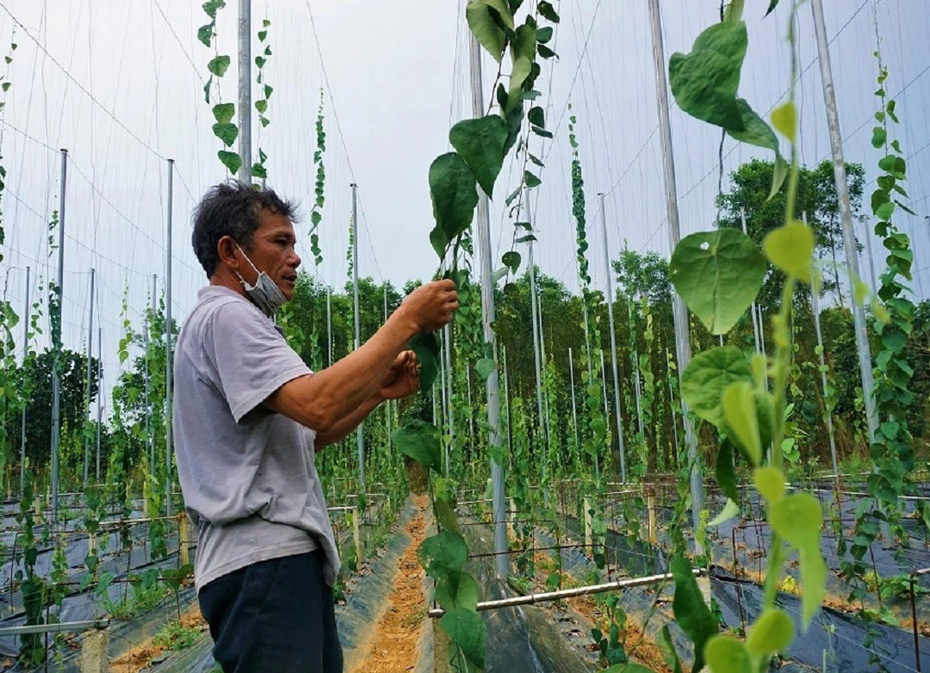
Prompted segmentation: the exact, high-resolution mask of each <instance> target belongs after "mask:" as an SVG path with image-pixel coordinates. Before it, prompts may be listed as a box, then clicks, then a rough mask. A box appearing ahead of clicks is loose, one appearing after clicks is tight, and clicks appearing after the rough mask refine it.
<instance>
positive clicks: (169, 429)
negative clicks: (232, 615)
mask: <svg viewBox="0 0 930 673" xmlns="http://www.w3.org/2000/svg"><path fill="white" fill-rule="evenodd" d="M173 211H174V159H168V220H167V229H168V245H167V251H168V264H167V268H166V270H165V514H166V516H171V453H172V451H173V449H174V437H173V436H172V433H173V432H174V418H173V413H174V411H173V409H172V393H173V392H174V386H173V384H172V376H173V374H174V371H173V370H174V364H173V362H172V360H173V358H172V353H171V349H172V344H171V341H172V334H171V285H172V283H173V280H172V279H173V278H174V277H173V276H172V275H171V261H172V260H171V257H172V253H171V238H172V236H173V231H172V224H173V219H172V216H173Z"/></svg>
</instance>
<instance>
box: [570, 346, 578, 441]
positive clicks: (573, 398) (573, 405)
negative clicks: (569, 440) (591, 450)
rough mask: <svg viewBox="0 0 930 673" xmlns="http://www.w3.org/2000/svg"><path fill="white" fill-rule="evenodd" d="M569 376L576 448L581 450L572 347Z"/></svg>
mask: <svg viewBox="0 0 930 673" xmlns="http://www.w3.org/2000/svg"><path fill="white" fill-rule="evenodd" d="M568 376H569V381H570V383H571V390H572V427H573V428H574V429H575V449H576V450H578V451H581V446H579V444H578V409H577V407H576V406H575V362H574V359H573V358H572V349H571V347H569V349H568Z"/></svg>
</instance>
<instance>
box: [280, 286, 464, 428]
mask: <svg viewBox="0 0 930 673" xmlns="http://www.w3.org/2000/svg"><path fill="white" fill-rule="evenodd" d="M458 305H459V304H458V296H457V295H456V292H455V285H454V284H453V283H452V281H450V280H443V281H436V282H433V283H428V284H427V285H423V286H421V287H419V288H417V289H416V290H415V291H414V292H413V293H411V294H410V296H408V297H407V299H406V300H405V301H404V302H403V303H402V304H401V306H400V308H398V309H397V311H395V312H394V313H393V314H392V315H391V317H390V318H388V321H387V322H386V323H385V324H384V326H383V327H381V329H379V330H378V331H377V332H376V333H375V334H374V336H372V337H371V338H370V339H369V340H368V341H366V342H365V344H364V345H362V346H361V347H360V348H359V349H357V350H355V351H353V352H352V353H350V354H349V355H347V356H346V357H344V358H343V359H342V360H340V361H339V362H336V363H335V364H334V365H333V366H331V367H327V368H326V369H324V370H322V371H320V372H318V373H316V374H312V375H310V376H301V377H298V378H295V379H293V380H291V381H288V382H287V383H285V384H284V385H282V386H281V387H280V388H278V389H277V390H276V391H275V392H274V393H272V394H271V395H270V396H269V397H268V398H267V399H266V400H265V402H264V405H265V406H266V407H268V408H269V409H271V410H272V411H274V412H277V413H279V414H282V415H284V416H287V417H288V418H290V419H291V420H294V421H297V422H298V423H300V424H301V425H304V426H306V427H308V428H310V429H312V430H316V431H317V432H321V433H323V432H328V431H329V430H330V429H332V427H333V425H335V424H336V423H337V422H339V421H340V420H341V419H343V418H345V417H346V416H348V415H349V414H350V413H352V412H353V411H354V410H355V409H357V408H358V407H359V406H360V405H361V404H362V403H363V402H365V401H366V400H368V399H369V398H370V397H371V396H372V395H373V394H374V393H375V392H376V391H377V388H378V386H379V385H380V382H381V377H382V375H383V374H384V373H385V372H386V371H387V369H388V367H390V366H391V364H392V363H393V362H394V359H395V358H396V357H397V355H398V354H399V353H400V352H401V351H402V350H403V349H404V348H405V347H406V344H407V342H408V341H409V340H410V339H411V338H412V337H413V336H414V335H415V334H417V333H419V332H422V331H432V330H436V329H439V328H441V327H443V326H444V325H446V324H448V323H449V322H451V320H452V315H453V313H454V312H455V311H456V309H458Z"/></svg>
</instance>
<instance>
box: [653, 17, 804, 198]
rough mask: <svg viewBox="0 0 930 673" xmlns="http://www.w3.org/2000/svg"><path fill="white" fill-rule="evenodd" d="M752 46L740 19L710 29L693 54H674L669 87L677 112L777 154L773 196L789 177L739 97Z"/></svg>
mask: <svg viewBox="0 0 930 673" xmlns="http://www.w3.org/2000/svg"><path fill="white" fill-rule="evenodd" d="M733 18H735V17H733ZM748 44H749V38H748V35H747V31H746V24H745V23H744V22H743V21H740V20H738V19H737V20H729V21H724V22H722V23H718V24H715V25H713V26H711V27H709V28H707V29H706V30H705V31H704V32H703V33H701V34H700V35H698V37H697V39H695V41H694V46H693V47H692V50H691V53H690V54H680V53H675V54H672V57H671V59H669V68H668V69H669V86H670V88H671V90H672V94H673V95H674V96H675V101H676V102H677V103H678V107H680V108H681V109H682V110H684V111H685V112H687V113H688V114H690V115H691V116H692V117H696V118H697V119H700V120H702V121H706V122H707V123H709V124H714V125H715V126H719V127H721V128H723V129H724V130H725V131H726V132H727V133H728V134H729V135H730V136H731V137H733V138H734V139H736V140H739V141H741V142H746V143H750V144H752V145H757V146H759V147H765V148H768V149H772V150H774V152H775V167H776V170H775V171H774V174H773V181H772V188H771V190H770V193H769V197H771V196H773V195H774V194H775V193H776V192H778V190H779V189H780V188H781V185H782V182H783V181H784V179H785V176H786V175H787V171H786V170H785V162H784V159H782V157H781V153H780V151H779V148H778V139H777V138H776V137H775V134H774V133H773V132H772V129H771V127H769V125H768V124H767V123H766V122H765V121H763V119H762V118H761V117H759V115H757V114H756V113H755V112H754V111H753V110H752V108H751V107H750V105H749V103H747V102H746V101H745V100H743V99H742V98H737V97H736V93H737V90H738V89H739V82H740V73H741V71H742V67H743V59H744V58H745V57H746V50H747V47H748Z"/></svg>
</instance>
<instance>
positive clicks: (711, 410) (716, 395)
mask: <svg viewBox="0 0 930 673" xmlns="http://www.w3.org/2000/svg"><path fill="white" fill-rule="evenodd" d="M740 381H745V382H750V381H752V373H751V372H750V368H749V361H748V360H747V359H746V357H745V356H744V355H743V353H742V352H741V351H740V349H739V348H736V347H735V346H718V347H716V348H711V349H710V350H706V351H703V352H701V353H698V354H697V355H695V356H694V358H693V359H692V360H691V362H689V363H688V366H687V367H685V371H684V373H683V374H682V376H681V396H682V398H684V400H685V402H686V403H687V404H688V406H689V407H690V408H691V410H692V411H694V413H696V414H697V415H698V416H700V417H701V418H703V419H704V420H705V421H710V422H711V423H713V424H714V425H716V426H717V427H718V428H720V427H724V421H725V419H724V415H723V394H724V392H725V391H726V389H727V388H729V387H730V386H731V385H732V384H734V383H738V382H740Z"/></svg>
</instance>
